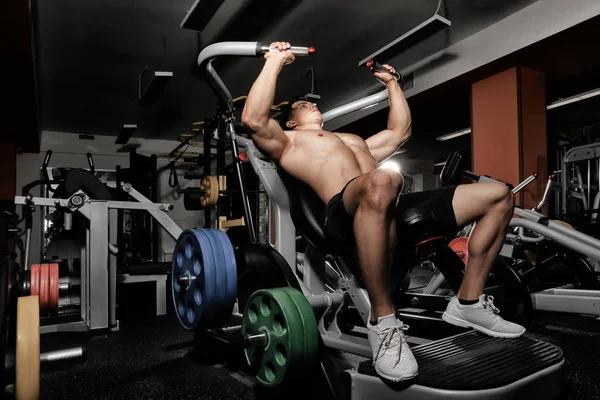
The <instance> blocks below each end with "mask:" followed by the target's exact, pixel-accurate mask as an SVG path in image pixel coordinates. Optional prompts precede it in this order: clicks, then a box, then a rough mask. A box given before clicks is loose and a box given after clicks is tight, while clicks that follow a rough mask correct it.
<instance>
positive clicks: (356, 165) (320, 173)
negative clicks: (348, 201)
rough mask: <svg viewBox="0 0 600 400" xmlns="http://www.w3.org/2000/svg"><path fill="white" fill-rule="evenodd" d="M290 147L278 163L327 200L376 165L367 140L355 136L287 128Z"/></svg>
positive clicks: (324, 200)
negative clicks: (351, 180)
mask: <svg viewBox="0 0 600 400" xmlns="http://www.w3.org/2000/svg"><path fill="white" fill-rule="evenodd" d="M285 134H286V135H287V136H288V137H289V138H290V140H291V144H292V145H291V146H290V147H289V148H288V149H286V151H285V152H284V154H283V155H282V157H281V159H280V161H279V164H280V165H281V167H282V168H283V169H284V170H285V171H286V172H287V173H289V174H291V175H292V176H294V177H296V178H298V179H300V180H302V181H304V182H306V183H307V184H308V185H309V186H310V187H311V188H312V189H313V190H314V191H315V192H316V193H317V194H318V195H319V197H320V198H321V199H322V200H323V202H324V203H327V202H328V201H329V200H330V199H331V198H332V197H333V196H335V195H336V194H338V193H339V192H340V191H341V190H342V189H343V188H344V186H345V185H346V183H348V181H349V180H350V179H352V178H355V177H357V176H359V175H362V174H365V173H367V172H370V171H373V170H374V169H375V168H377V161H376V160H375V158H374V157H373V155H371V153H370V152H369V148H368V146H367V143H366V142H365V141H364V140H363V139H362V138H360V137H359V136H356V135H351V134H343V133H332V132H328V131H313V130H310V131H286V132H285Z"/></svg>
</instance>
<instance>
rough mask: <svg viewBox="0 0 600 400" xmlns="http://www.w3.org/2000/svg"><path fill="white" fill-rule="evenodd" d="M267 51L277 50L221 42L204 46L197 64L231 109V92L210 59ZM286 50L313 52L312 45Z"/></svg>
mask: <svg viewBox="0 0 600 400" xmlns="http://www.w3.org/2000/svg"><path fill="white" fill-rule="evenodd" d="M269 51H277V50H276V49H274V48H273V49H272V48H270V47H269V46H266V45H263V44H262V43H260V42H221V43H214V44H211V45H210V46H207V47H205V48H204V49H203V50H202V51H201V52H200V54H199V55H198V66H199V67H200V68H202V69H204V70H205V73H206V79H207V80H208V82H209V83H210V85H211V87H212V89H213V91H214V92H215V95H216V96H217V98H218V99H219V101H221V103H222V104H223V105H225V106H226V107H227V111H230V112H231V111H233V99H232V97H231V93H229V90H227V87H226V86H225V84H224V83H223V81H222V80H221V78H220V77H219V75H218V74H217V72H216V71H215V69H214V68H213V66H212V65H211V61H212V60H214V59H215V58H218V57H223V56H235V57H257V56H260V55H261V54H264V53H267V52H269ZM288 51H290V52H292V53H294V54H295V55H296V56H307V55H312V54H314V53H315V49H314V48H313V47H299V46H292V47H291V48H290V49H289V50H288Z"/></svg>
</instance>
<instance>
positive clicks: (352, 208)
mask: <svg viewBox="0 0 600 400" xmlns="http://www.w3.org/2000/svg"><path fill="white" fill-rule="evenodd" d="M401 187H402V177H401V176H400V174H398V173H395V172H393V171H389V170H375V171H373V172H370V173H368V174H365V175H363V176H361V177H359V178H357V179H356V180H355V181H353V182H351V183H350V184H349V185H348V187H347V188H346V190H345V191H344V195H343V199H342V200H343V202H344V206H345V208H346V211H347V212H348V213H349V214H351V215H354V235H355V238H356V247H357V253H358V261H359V264H360V269H361V272H362V275H363V280H364V282H365V285H366V287H367V292H368V293H369V298H370V300H371V313H370V316H369V321H368V323H367V329H368V337H369V344H370V345H371V350H372V352H373V366H374V368H375V371H377V373H378V374H379V375H380V376H381V377H383V378H385V379H388V380H391V381H395V382H398V381H404V380H409V379H413V378H414V377H416V376H417V374H418V372H419V368H418V366H417V362H416V360H415V358H414V356H413V354H412V352H411V351H410V347H409V346H408V343H407V342H406V338H405V336H404V330H405V329H407V328H408V327H407V326H405V325H404V324H402V322H401V321H399V320H398V319H397V318H396V315H395V308H394V305H393V304H392V301H391V296H390V284H389V282H390V280H391V279H390V278H391V264H392V262H393V254H394V253H395V248H396V219H395V217H396V200H397V198H398V193H399V192H400V188H401Z"/></svg>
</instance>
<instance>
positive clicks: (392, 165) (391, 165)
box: [379, 160, 401, 173]
mask: <svg viewBox="0 0 600 400" xmlns="http://www.w3.org/2000/svg"><path fill="white" fill-rule="evenodd" d="M379 168H383V169H389V170H391V171H394V172H397V173H400V170H401V168H400V164H398V163H397V162H395V161H389V160H388V161H386V162H384V163H383V164H381V165H380V166H379Z"/></svg>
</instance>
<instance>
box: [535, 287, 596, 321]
mask: <svg viewBox="0 0 600 400" xmlns="http://www.w3.org/2000/svg"><path fill="white" fill-rule="evenodd" d="M531 301H532V305H533V308H534V309H535V310H545V311H555V312H566V313H574V314H587V315H597V316H600V293H599V292H598V291H595V290H575V289H548V290H544V291H542V292H539V293H533V294H532V295H531Z"/></svg>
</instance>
